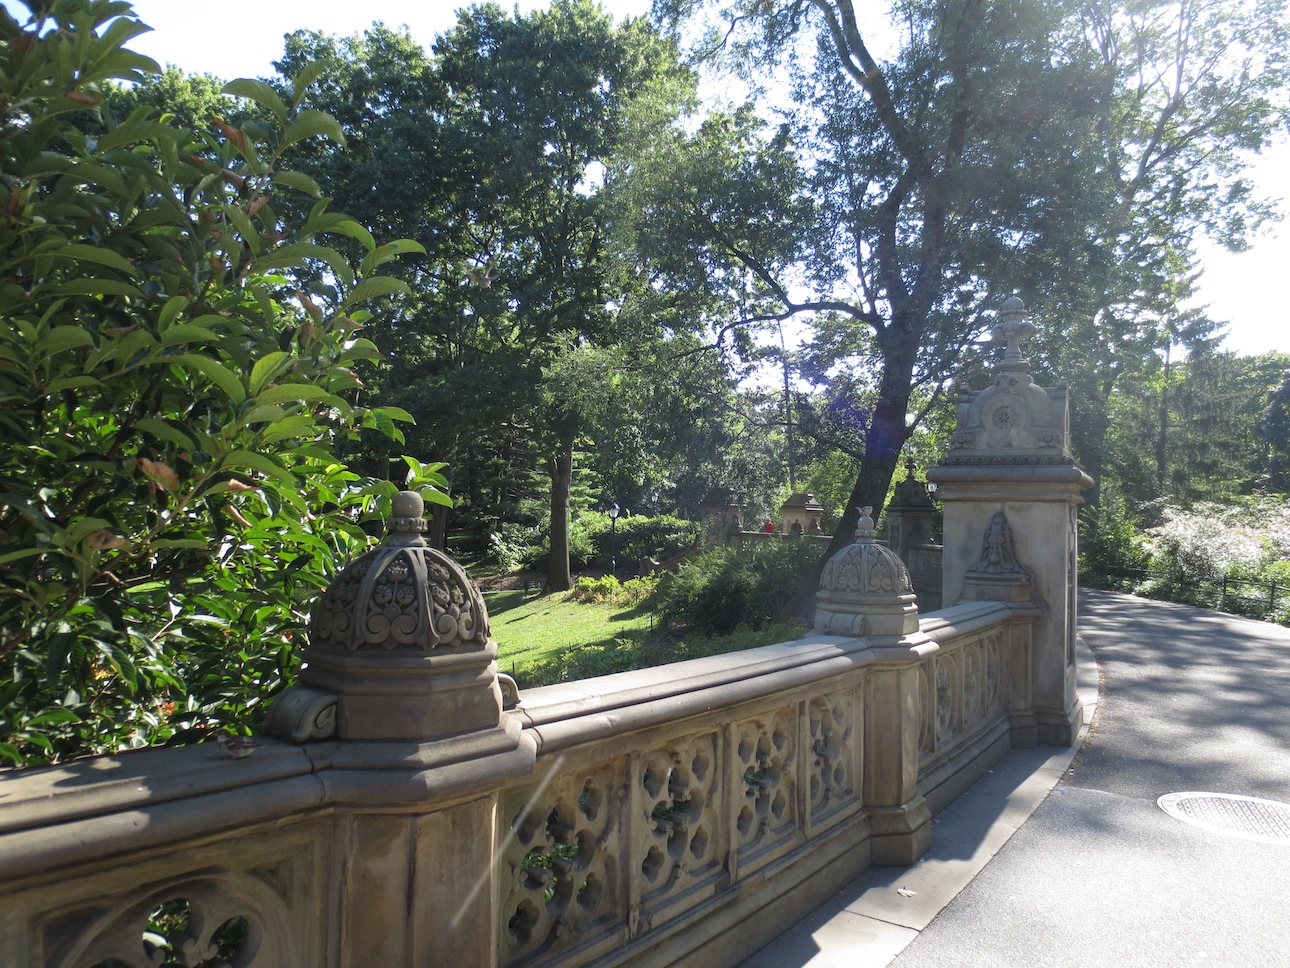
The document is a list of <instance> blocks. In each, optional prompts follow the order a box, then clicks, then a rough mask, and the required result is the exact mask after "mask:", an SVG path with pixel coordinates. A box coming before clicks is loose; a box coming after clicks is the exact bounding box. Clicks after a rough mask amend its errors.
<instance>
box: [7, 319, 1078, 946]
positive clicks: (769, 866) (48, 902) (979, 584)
mask: <svg viewBox="0 0 1290 968" xmlns="http://www.w3.org/2000/svg"><path fill="white" fill-rule="evenodd" d="M1014 312H1015V308H1014ZM1009 339H1010V340H1011V342H1010V343H1009V355H1008V356H1007V357H1005V361H1004V365H1003V366H1001V367H1000V374H999V377H998V379H997V380H996V384H995V386H994V387H992V388H991V389H990V390H987V391H983V392H982V393H981V394H978V395H968V396H965V397H964V398H963V400H962V402H961V405H960V427H961V428H964V429H962V430H961V432H960V434H959V435H958V436H956V441H957V443H956V450H955V452H954V454H953V455H952V457H951V458H949V459H947V461H946V462H945V463H944V464H943V465H942V467H939V468H937V469H936V470H935V471H934V472H933V476H934V477H936V478H937V479H938V480H939V482H940V484H941V493H940V496H941V497H942V498H943V500H944V502H945V534H946V543H945V566H944V582H943V590H944V595H945V598H946V600H948V601H951V602H954V603H955V604H954V605H952V607H949V608H945V609H942V610H940V611H936V612H933V613H931V614H928V615H923V616H920V615H919V612H918V608H917V606H916V604H915V596H914V592H913V588H912V586H911V583H910V578H909V573H908V571H907V569H906V568H905V566H904V565H903V564H902V563H901V561H900V560H899V558H898V557H897V555H896V553H895V552H894V551H892V550H891V549H888V548H887V547H885V546H883V545H881V544H880V543H878V542H877V541H876V536H875V533H874V529H873V521H872V519H871V518H870V517H869V516H868V513H867V512H866V514H865V515H863V516H862V518H861V523H860V527H859V528H858V531H857V534H856V540H855V542H854V543H853V544H852V545H850V546H848V547H847V548H845V549H844V550H843V551H842V552H840V553H839V554H838V555H836V556H834V557H833V558H831V559H830V560H829V562H827V563H826V566H825V569H824V575H823V578H822V581H821V588H820V592H819V594H818V596H817V608H816V629H815V632H814V633H812V634H810V635H808V636H807V637H805V638H802V639H800V640H797V641H794V642H786V643H782V644H779V645H773V646H767V647H764V648H760V649H753V650H749V651H747V652H742V653H736V654H732V655H723V656H716V657H712V658H705V659H696V660H691V661H688V662H679V663H674V664H671V665H667V666H661V667H658V668H655V669H647V670H642V671H638V672H630V673H622V674H619V675H613V676H605V677H602V678H598V679H590V680H584V681H580V682H574V683H568V684H563V685H558V686H549V687H545V688H542V689H534V690H531V691H526V692H525V693H524V694H523V696H520V695H519V693H518V690H516V689H515V686H514V683H512V682H510V681H509V680H508V679H507V677H505V676H501V675H499V674H498V672H497V666H496V662H495V654H496V644H495V643H494V642H493V641H492V640H491V639H490V637H489V628H488V616H487V612H486V609H485V607H484V604H483V600H482V598H481V597H480V595H479V593H478V590H477V589H476V588H475V586H474V584H473V582H471V581H470V579H469V578H468V577H467V576H466V574H465V572H464V571H462V570H461V568H460V566H458V565H457V564H456V563H455V562H453V561H452V560H451V559H449V558H447V557H446V556H444V555H442V554H441V553H439V552H437V551H435V550H434V549H431V548H429V547H427V546H426V545H425V543H424V541H423V540H422V539H421V537H420V535H421V532H422V530H423V529H424V527H425V522H424V520H423V518H422V516H421V511H422V508H421V503H420V498H419V497H418V496H417V495H415V494H411V493H407V492H405V493H404V494H401V495H400V496H399V497H398V498H397V499H396V502H395V515H394V517H393V518H392V520H391V525H390V533H389V534H388V535H387V537H386V538H385V540H384V541H383V542H382V544H381V545H380V546H379V547H378V548H376V549H374V550H372V551H369V552H368V553H366V554H365V555H363V556H361V557H360V558H358V559H357V560H356V561H354V562H353V563H351V564H350V565H349V566H348V567H347V568H346V569H345V570H344V571H343V572H342V573H341V574H340V576H339V577H338V578H337V580H336V582H334V583H333V585H332V586H331V588H330V589H329V590H328V591H327V593H326V594H325V595H324V596H323V598H322V599H321V600H320V602H319V603H318V605H317V606H316V608H315V613H314V619H313V624H312V627H311V639H310V643H309V645H308V647H307V648H306V650H305V653H304V660H305V666H304V668H303V670H302V673H301V677H300V679H301V681H300V683H299V684H298V685H296V686H293V687H292V688H291V689H289V690H288V691H287V692H286V693H284V694H283V695H282V696H280V697H279V698H278V699H277V700H276V701H275V703H274V706H273V708H272V709H271V711H270V717H269V721H268V723H267V724H266V734H265V735H264V736H261V737H257V738H256V741H255V744H252V745H251V746H246V747H242V748H232V747H229V746H228V744H224V745H217V744H215V743H206V744H201V745H197V746H191V747H187V748H182V749H174V750H165V749H157V750H147V751H140V752H134V753H126V754H121V755H118V756H110V757H101V758H97V759H90V760H84V761H79V762H75V763H71V764H67V765H64V766H57V767H52V768H47V769H42V770H29V771H15V772H10V773H7V774H3V775H0V965H4V966H10V965H12V966H15V968H16V966H24V968H26V966H43V968H136V966H138V968H142V966H144V965H150V966H171V965H183V966H190V968H191V966H211V968H214V966H217V965H228V966H235V968H245V966H257V968H369V966H371V965H391V966H434V965H444V966H454V968H456V966H463V965H465V966H471V968H490V966H525V968H528V966H546V965H561V966H578V965H590V964H595V965H623V964H627V963H631V964H632V965H634V966H635V965H641V966H664V965H674V964H683V965H704V966H722V965H732V964H735V963H737V962H738V961H740V960H741V959H742V958H744V957H746V956H747V955H748V954H750V953H751V952H753V951H755V950H756V949H757V948H759V947H760V946H762V945H763V944H765V943H766V942H767V941H769V940H770V939H771V938H773V937H774V936H775V935H777V934H778V933H780V932H781V931H783V930H784V929H785V928H787V927H789V926H790V925H792V924H793V923H795V922H796V921H798V920H799V919H800V918H801V917H803V916H804V915H805V914H807V913H808V912H809V911H810V910H811V909H812V908H814V907H815V906H816V905H818V904H819V903H820V902H822V901H823V900H825V899H826V898H827V897H828V896H830V895H831V894H832V893H833V892H834V891H836V890H837V889H839V888H840V887H841V886H843V885H844V884H845V883H847V882H848V881H849V880H851V879H853V878H854V877H855V876H857V875H858V874H860V873H861V872H863V871H864V870H865V869H867V868H868V867H870V866H874V865H893V864H894V865H906V864H910V863H913V862H914V861H916V860H917V859H918V858H919V857H920V856H922V855H923V854H924V853H925V852H926V850H927V849H928V847H929V846H930V843H931V838H932V824H931V818H932V815H933V814H934V813H935V812H936V811H938V810H940V809H941V808H943V807H944V806H945V804H947V803H948V802H949V801H950V800H952V799H953V798H954V797H955V796H957V795H958V793H959V792H961V791H962V790H963V789H965V788H966V787H967V786H968V785H969V784H971V783H972V782H973V781H974V780H975V779H976V778H977V777H978V776H980V775H981V774H982V773H983V772H984V771H985V770H986V769H988V768H989V767H990V766H991V765H992V764H993V763H994V762H996V761H997V759H998V758H999V757H1000V756H1002V755H1003V754H1004V752H1006V750H1007V749H1009V748H1010V747H1024V746H1033V745H1035V744H1036V743H1037V742H1047V743H1058V744H1065V745H1069V744H1070V743H1071V742H1073V740H1074V737H1075V733H1076V731H1077V730H1078V727H1079V724H1080V720H1081V716H1082V713H1081V710H1080V707H1079V703H1078V700H1077V698H1076V697H1075V693H1074V658H1073V641H1074V619H1075V615H1074V590H1075V587H1074V560H1075V559H1074V556H1073V552H1074V510H1075V507H1076V506H1077V504H1078V503H1079V492H1080V489H1081V488H1082V487H1083V486H1086V481H1087V477H1086V476H1084V475H1083V472H1082V471H1080V470H1079V469H1078V467H1077V465H1074V463H1073V461H1071V460H1070V458H1069V453H1068V452H1066V451H1064V450H1063V448H1062V447H1054V445H1053V443H1052V441H1053V440H1054V436H1055V434H1056V435H1060V427H1061V420H1062V419H1063V418H1062V414H1063V413H1064V411H1062V410H1061V409H1060V406H1059V405H1064V396H1062V395H1060V394H1054V393H1050V392H1049V391H1044V390H1042V389H1041V388H1037V387H1033V385H1030V384H1028V383H1027V381H1028V379H1029V378H1028V375H1027V374H1025V373H1024V369H1023V366H1024V361H1021V364H1019V363H1018V361H1019V359H1020V357H1019V353H1017V352H1016V351H1015V350H1016V348H1015V345H1014V344H1015V332H1014V336H1011V337H1009ZM1040 395H1042V398H1041V396H1040ZM1005 407H1006V408H1007V411H1008V412H1007V413H1006V414H1005V415H1004V416H1003V417H1000V416H999V413H1000V410H1001V408H1005ZM1055 408H1056V409H1055ZM982 426H989V427H995V428H1001V430H1000V431H999V432H998V433H996V432H994V431H989V430H982V429H981V427H982ZM974 428H975V429H974ZM1028 428H1029V429H1030V430H1035V429H1036V428H1037V433H1038V436H1037V437H1035V436H1034V435H1033V434H1032V435H1031V436H1030V437H1027V436H1026V433H1029V432H1030V430H1028ZM1054 428H1056V429H1054ZM1032 438H1033V439H1032ZM1023 445H1024V446H1023ZM1032 445H1033V446H1032ZM978 446H981V447H984V448H986V449H985V451H984V453H983V455H982V456H983V458H984V459H982V460H980V461H976V462H974V461H973V459H972V454H971V453H970V452H971V451H972V450H973V448H974V447H978ZM1009 448H1013V450H1010V449H1009ZM1010 522H1013V523H1015V524H1016V527H1015V529H1014V527H1013V526H1012V525H1011V524H1010Z"/></svg>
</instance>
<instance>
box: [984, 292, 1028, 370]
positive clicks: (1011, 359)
mask: <svg viewBox="0 0 1290 968" xmlns="http://www.w3.org/2000/svg"><path fill="white" fill-rule="evenodd" d="M1033 335H1035V326H1034V324H1033V323H1031V322H1028V321H1027V320H1026V304H1025V303H1024V302H1022V301H1021V300H1020V299H1019V298H1018V297H1016V296H1009V297H1008V298H1007V299H1005V300H1004V301H1003V305H1002V306H1000V307H999V322H998V323H996V324H995V325H994V327H993V328H992V329H991V330H990V336H991V338H992V339H994V340H995V341H996V342H1001V343H1004V344H1005V348H1004V351H1003V363H1002V364H1000V366H999V369H1001V370H1025V369H1027V368H1028V366H1029V364H1028V363H1027V362H1026V358H1025V357H1024V356H1022V355H1021V341H1022V340H1023V339H1026V338H1027V337H1029V336H1033Z"/></svg>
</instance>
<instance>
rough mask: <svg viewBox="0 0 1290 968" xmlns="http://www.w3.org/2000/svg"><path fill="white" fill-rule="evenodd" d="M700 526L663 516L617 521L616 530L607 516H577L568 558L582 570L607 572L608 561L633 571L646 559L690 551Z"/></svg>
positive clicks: (633, 517)
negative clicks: (601, 569) (592, 568)
mask: <svg viewBox="0 0 1290 968" xmlns="http://www.w3.org/2000/svg"><path fill="white" fill-rule="evenodd" d="M698 535H699V525H698V524H696V523H695V522H693V521H686V520H684V519H682V518H674V517H670V516H668V515H665V514H660V515H658V516H657V517H652V518H651V517H645V516H644V515H632V516H631V517H620V518H619V519H618V524H617V526H616V527H614V526H613V523H612V520H611V519H610V517H609V515H608V514H603V513H600V512H591V513H588V514H584V515H581V516H579V518H578V520H577V521H575V522H574V527H573V531H572V533H571V536H570V552H569V554H570V558H571V560H572V561H573V563H574V564H575V565H576V566H578V567H581V568H587V567H591V566H593V565H595V566H597V567H600V568H605V569H607V568H608V567H609V563H610V557H611V556H613V557H617V559H618V562H619V564H620V565H627V566H629V567H631V568H632V569H633V570H635V568H636V566H637V564H638V563H639V562H641V561H642V560H644V559H645V558H653V559H655V560H657V561H665V560H667V559H668V558H673V557H675V556H676V555H678V554H680V553H681V552H682V551H685V550H686V549H688V548H691V547H693V545H694V541H695V539H696V538H697V537H698Z"/></svg>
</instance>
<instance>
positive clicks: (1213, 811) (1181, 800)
mask: <svg viewBox="0 0 1290 968" xmlns="http://www.w3.org/2000/svg"><path fill="white" fill-rule="evenodd" d="M1156 803H1158V804H1159V805H1160V809H1161V810H1163V811H1164V812H1165V813H1167V814H1169V816H1171V817H1173V818H1174V819H1175V820H1181V821H1182V822H1183V823H1189V824H1191V825H1192V826H1194V827H1201V828H1203V829H1205V830H1209V831H1211V832H1213V833H1216V834H1226V835H1227V836H1229V837H1240V838H1242V839H1244V840H1257V841H1259V842H1260V843H1264V844H1286V845H1290V803H1280V802H1279V801H1276V800H1262V799H1260V798H1259V797H1241V796H1237V795H1236V794H1234V793H1166V794H1165V795H1164V796H1163V797H1161V798H1160V799H1159V800H1157V801H1156Z"/></svg>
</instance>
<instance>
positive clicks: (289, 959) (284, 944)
mask: <svg viewBox="0 0 1290 968" xmlns="http://www.w3.org/2000/svg"><path fill="white" fill-rule="evenodd" d="M289 923H290V915H289V914H288V911H287V908H286V905H285V904H284V901H283V899H282V897H280V896H279V894H278V893H277V892H276V890H274V889H273V888H272V887H270V886H269V884H268V883H267V882H266V881H264V880H261V879H259V878H257V877H254V876H252V875H247V874H243V875H233V874H227V873H217V874H211V875H208V876H205V877H194V878H187V879H183V880H180V881H176V882H175V883H173V884H170V885H167V886H164V887H154V888H150V889H145V890H144V891H143V892H141V893H140V894H138V895H136V896H135V897H134V898H133V899H132V900H128V901H124V902H123V903H121V904H119V905H118V906H117V907H116V908H115V909H113V910H111V911H108V912H106V913H105V914H103V915H102V916H100V917H97V918H95V917H94V916H92V915H89V914H88V913H83V914H82V915H81V919H79V920H77V922H76V923H75V924H74V925H71V926H72V927H74V928H75V929H76V932H77V934H79V935H80V938H79V940H78V941H76V942H74V943H72V944H71V945H69V946H68V947H67V948H66V949H64V950H63V951H62V952H60V953H59V954H58V955H57V956H56V957H55V958H54V959H53V960H52V961H50V962H49V964H50V965H51V966H56V968H88V966H92V968H150V966H156V965H185V966H189V968H221V966H229V968H270V966H273V968H278V966H282V968H288V966H291V965H301V966H302V968H303V961H301V960H300V959H298V958H296V957H295V956H294V955H293V954H292V953H291V952H290V951H289V942H288V938H289V936H290V932H289V931H288V930H287V925H288V924H289ZM51 927H52V926H51ZM86 929H88V930H86ZM59 931H60V934H56V935H54V936H53V937H52V938H51V941H54V942H55V946H57V943H58V942H64V943H65V942H66V938H67V936H66V935H65V934H61V929H59Z"/></svg>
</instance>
